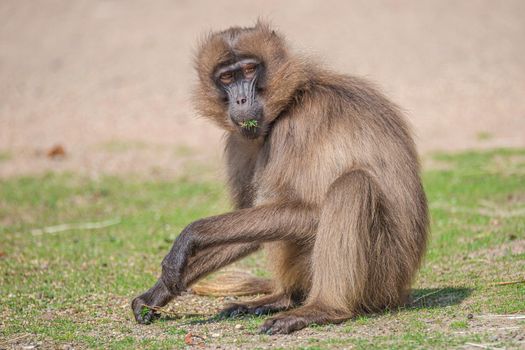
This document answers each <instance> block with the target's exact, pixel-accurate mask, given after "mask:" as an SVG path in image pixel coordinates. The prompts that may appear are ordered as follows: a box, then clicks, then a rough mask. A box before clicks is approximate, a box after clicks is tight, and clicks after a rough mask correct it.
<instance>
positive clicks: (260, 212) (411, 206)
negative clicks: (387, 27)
mask: <svg viewBox="0 0 525 350" xmlns="http://www.w3.org/2000/svg"><path fill="white" fill-rule="evenodd" d="M195 66H196V70H197V73H198V78H199V79H198V87H197V90H196V93H195V95H194V96H195V97H194V98H195V103H196V108H197V110H198V111H199V112H200V114H201V115H202V116H204V117H207V118H209V119H211V120H212V121H214V122H215V123H217V124H218V125H219V126H220V127H221V128H223V129H224V130H225V131H226V147H225V158H226V163H227V167H226V168H227V175H228V185H229V189H230V191H231V196H232V198H233V202H234V205H235V210H234V211H232V212H229V213H227V214H223V215H218V216H213V217H208V218H204V219H201V220H198V221H195V222H193V223H191V224H189V225H188V226H187V227H186V228H185V229H184V230H183V231H182V232H181V233H180V235H179V236H178V237H177V238H176V239H175V242H174V244H173V247H172V248H171V250H170V252H169V253H168V255H167V256H166V257H165V258H164V260H163V261H162V274H161V277H160V278H159V279H158V281H157V282H156V284H155V285H154V286H153V287H152V288H151V289H149V290H148V291H147V292H145V293H144V294H142V295H140V296H139V297H137V298H135V299H134V300H133V302H132V309H133V312H134V315H135V318H136V320H137V321H138V322H139V323H149V322H150V321H151V320H152V319H153V317H154V316H155V310H154V308H155V307H160V306H164V305H166V304H167V303H168V302H169V301H170V300H172V299H173V298H174V297H175V296H177V295H179V294H180V293H181V291H184V290H186V288H188V287H189V286H191V285H192V284H194V283H195V282H196V281H198V280H199V279H201V278H202V277H204V276H206V275H208V274H209V273H211V272H213V271H216V270H218V269H219V268H221V267H223V266H225V265H227V264H230V263H232V262H234V261H236V260H238V259H240V258H242V257H245V256H246V255H248V254H250V253H252V252H254V251H256V250H258V249H259V248H261V247H262V246H264V247H265V249H266V250H267V252H268V254H269V259H268V260H269V262H270V264H271V265H272V268H273V273H274V279H273V281H272V283H271V285H270V284H268V283H265V282H264V281H259V283H260V286H261V288H262V289H265V288H266V289H267V288H268V287H269V286H271V288H272V291H271V293H270V294H269V295H267V296H264V297H262V298H261V299H257V300H255V301H250V302H246V303H234V304H230V305H228V306H227V307H226V308H225V309H224V310H223V311H222V312H221V313H220V315H222V316H224V317H232V316H237V315H239V314H247V313H253V314H258V315H262V314H269V313H273V312H280V313H278V314H277V315H274V316H273V317H271V318H269V319H267V320H266V321H265V322H264V323H263V325H262V327H261V329H260V330H261V332H265V333H268V334H276V333H290V332H292V331H296V330H299V329H301V328H304V327H306V326H308V325H309V324H313V323H315V324H325V323H337V322H341V321H344V320H347V319H349V318H352V317H354V316H356V315H359V314H362V313H369V312H378V311H381V310H385V309H392V308H395V307H398V306H400V305H402V304H403V303H404V302H405V300H406V297H407V295H408V292H409V288H410V284H411V281H412V279H413V277H414V274H415V273H416V271H417V269H418V267H419V265H420V262H421V259H422V256H423V254H424V251H425V246H426V241H427V232H428V213H427V204H426V197H425V193H424V191H423V187H422V184H421V180H420V174H419V172H420V169H419V162H418V157H417V153H416V150H415V146H414V142H413V140H412V137H411V134H410V130H409V128H408V126H407V123H406V122H405V120H404V117H403V115H402V113H401V112H400V110H399V108H398V107H397V106H396V105H394V104H393V103H392V102H390V101H389V100H387V99H386V98H385V97H384V96H383V95H382V94H381V93H380V92H378V90H377V89H375V88H374V87H373V86H372V85H371V84H370V83H368V82H366V81H364V80H362V79H360V78H356V77H352V76H347V75H342V74H337V73H334V72H332V71H330V70H327V69H324V68H321V67H320V66H319V65H318V64H316V63H315V62H314V61H313V60H311V59H307V58H305V57H302V56H299V55H296V54H292V53H291V52H290V50H289V48H288V46H287V44H286V43H285V40H284V39H283V37H282V36H281V35H280V34H279V33H277V32H275V31H274V30H272V29H271V28H270V26H269V25H268V24H265V23H262V22H260V21H259V22H258V23H257V24H256V25H255V26H254V27H250V28H241V27H232V28H229V29H227V30H224V31H221V32H215V33H211V34H210V35H209V36H208V37H207V38H206V39H205V40H204V41H203V43H202V45H201V46H200V48H199V50H198V52H197V54H196V59H195ZM146 306H147V307H146Z"/></svg>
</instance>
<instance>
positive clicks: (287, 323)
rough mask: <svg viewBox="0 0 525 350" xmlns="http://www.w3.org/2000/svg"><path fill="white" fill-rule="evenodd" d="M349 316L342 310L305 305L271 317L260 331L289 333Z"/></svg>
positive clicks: (338, 321)
mask: <svg viewBox="0 0 525 350" xmlns="http://www.w3.org/2000/svg"><path fill="white" fill-rule="evenodd" d="M349 318H350V316H349V315H344V314H343V313H340V312H333V311H332V312H331V311H327V310H323V309H322V308H319V307H316V306H303V307H300V308H298V309H295V310H292V311H287V312H283V313H280V314H278V315H276V316H274V317H272V318H269V319H268V320H266V321H265V322H264V323H263V325H262V326H261V328H260V329H259V331H260V332H261V333H266V334H288V333H292V332H295V331H298V330H300V329H303V328H305V327H307V326H309V325H311V324H318V325H320V324H327V323H341V322H343V321H344V320H347V319H349Z"/></svg>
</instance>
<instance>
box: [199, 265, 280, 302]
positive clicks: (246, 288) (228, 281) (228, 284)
mask: <svg viewBox="0 0 525 350" xmlns="http://www.w3.org/2000/svg"><path fill="white" fill-rule="evenodd" d="M191 289H192V290H193V292H194V293H195V294H197V295H206V296H215V297H223V296H242V295H254V294H269V293H271V292H272V290H273V283H272V281H271V280H269V279H267V278H259V277H255V276H253V275H252V274H250V273H248V272H244V271H225V272H223V273H221V274H219V275H218V276H217V277H216V278H215V279H214V280H213V281H200V282H198V283H196V284H195V285H193V286H192V287H191Z"/></svg>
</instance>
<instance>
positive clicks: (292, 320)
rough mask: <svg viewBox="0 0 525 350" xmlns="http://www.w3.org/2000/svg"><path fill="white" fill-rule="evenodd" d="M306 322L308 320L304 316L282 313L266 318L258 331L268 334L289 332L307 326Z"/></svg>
mask: <svg viewBox="0 0 525 350" xmlns="http://www.w3.org/2000/svg"><path fill="white" fill-rule="evenodd" d="M308 323H309V322H308V321H307V320H306V319H305V318H304V317H299V316H293V315H286V314H284V315H282V316H276V317H272V318H270V319H268V320H266V321H265V322H264V323H263V325H262V326H261V328H260V329H259V331H260V332H261V333H266V334H269V335H272V334H289V333H292V332H295V331H298V330H300V329H303V328H304V327H306V326H308Z"/></svg>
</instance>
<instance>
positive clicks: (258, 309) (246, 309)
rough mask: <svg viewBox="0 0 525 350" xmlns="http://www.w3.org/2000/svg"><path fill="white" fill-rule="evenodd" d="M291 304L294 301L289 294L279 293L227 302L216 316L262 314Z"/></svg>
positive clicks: (276, 310)
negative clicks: (243, 300) (250, 299)
mask: <svg viewBox="0 0 525 350" xmlns="http://www.w3.org/2000/svg"><path fill="white" fill-rule="evenodd" d="M293 306H294V303H293V301H292V299H291V297H290V296H289V295H285V294H282V293H279V294H272V295H269V296H266V297H262V298H259V299H256V300H253V301H248V302H245V303H231V304H228V305H227V306H226V307H225V308H224V309H223V310H222V311H221V312H220V313H219V315H218V316H219V318H231V317H238V316H241V315H249V314H252V315H257V316H263V315H269V314H272V313H275V312H279V311H283V310H287V309H289V308H291V307H293Z"/></svg>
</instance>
